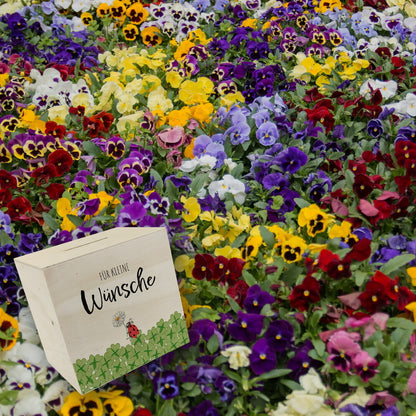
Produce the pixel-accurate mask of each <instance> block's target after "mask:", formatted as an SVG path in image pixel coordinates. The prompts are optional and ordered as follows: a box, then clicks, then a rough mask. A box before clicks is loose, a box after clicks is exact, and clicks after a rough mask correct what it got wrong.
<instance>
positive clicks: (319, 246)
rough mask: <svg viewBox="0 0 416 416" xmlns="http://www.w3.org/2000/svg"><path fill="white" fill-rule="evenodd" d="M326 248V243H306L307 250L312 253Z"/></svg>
mask: <svg viewBox="0 0 416 416" xmlns="http://www.w3.org/2000/svg"><path fill="white" fill-rule="evenodd" d="M326 248H327V244H308V247H307V249H308V251H309V252H310V253H312V254H318V253H320V252H321V251H322V250H324V249H326Z"/></svg>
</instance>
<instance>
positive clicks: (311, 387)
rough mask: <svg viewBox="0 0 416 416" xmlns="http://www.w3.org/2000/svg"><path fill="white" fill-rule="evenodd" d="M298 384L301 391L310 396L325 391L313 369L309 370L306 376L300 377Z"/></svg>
mask: <svg viewBox="0 0 416 416" xmlns="http://www.w3.org/2000/svg"><path fill="white" fill-rule="evenodd" d="M299 382H300V385H301V386H302V387H303V389H304V390H305V391H306V392H307V393H310V394H317V393H323V392H325V390H326V388H325V386H324V384H323V383H322V381H321V378H320V377H319V374H318V373H317V372H316V370H315V369H314V368H311V369H310V370H309V371H308V373H307V374H304V375H303V376H301V377H300V378H299Z"/></svg>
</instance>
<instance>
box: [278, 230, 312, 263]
mask: <svg viewBox="0 0 416 416" xmlns="http://www.w3.org/2000/svg"><path fill="white" fill-rule="evenodd" d="M306 248H307V245H306V242H305V240H303V238H300V237H298V236H293V237H291V238H289V239H288V240H287V241H285V242H284V243H283V244H282V254H281V256H282V257H283V259H284V260H285V262H286V263H294V262H297V261H299V260H301V259H302V255H303V253H304V252H305V250H306Z"/></svg>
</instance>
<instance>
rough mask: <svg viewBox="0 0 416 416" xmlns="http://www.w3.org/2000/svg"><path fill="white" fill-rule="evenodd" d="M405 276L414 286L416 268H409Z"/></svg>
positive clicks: (415, 284) (415, 283) (415, 282)
mask: <svg viewBox="0 0 416 416" xmlns="http://www.w3.org/2000/svg"><path fill="white" fill-rule="evenodd" d="M406 271H407V274H408V275H409V276H410V278H411V279H412V285H413V286H416V267H409V268H407V269H406Z"/></svg>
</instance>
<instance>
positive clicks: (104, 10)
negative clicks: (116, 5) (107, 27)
mask: <svg viewBox="0 0 416 416" xmlns="http://www.w3.org/2000/svg"><path fill="white" fill-rule="evenodd" d="M95 12H96V13H97V16H98V17H101V18H103V17H106V16H110V6H109V5H108V4H107V3H101V4H100V5H99V6H98V7H97V10H96V11H95Z"/></svg>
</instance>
